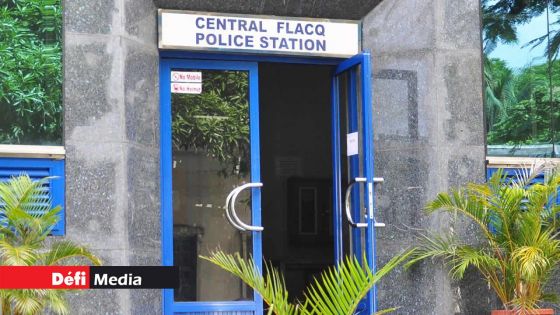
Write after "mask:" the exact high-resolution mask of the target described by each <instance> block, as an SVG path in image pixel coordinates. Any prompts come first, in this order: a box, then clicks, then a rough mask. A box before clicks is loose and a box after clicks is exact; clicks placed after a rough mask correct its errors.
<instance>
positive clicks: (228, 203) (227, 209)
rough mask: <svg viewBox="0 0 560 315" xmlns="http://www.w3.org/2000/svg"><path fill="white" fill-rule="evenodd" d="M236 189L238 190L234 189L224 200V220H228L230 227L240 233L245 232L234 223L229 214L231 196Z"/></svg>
mask: <svg viewBox="0 0 560 315" xmlns="http://www.w3.org/2000/svg"><path fill="white" fill-rule="evenodd" d="M238 189H239V187H236V188H234V189H233V190H232V191H231V192H230V193H229V195H228V196H227V198H226V206H225V209H226V218H227V219H228V221H229V223H231V225H233V227H235V228H236V229H238V230H240V231H246V229H244V228H243V227H242V226H241V225H239V224H238V223H237V222H235V220H234V219H233V218H232V217H231V214H230V213H229V209H230V201H231V197H232V196H233V194H235V192H236V191H237V190H238Z"/></svg>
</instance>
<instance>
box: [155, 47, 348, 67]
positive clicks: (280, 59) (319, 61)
mask: <svg viewBox="0 0 560 315" xmlns="http://www.w3.org/2000/svg"><path fill="white" fill-rule="evenodd" d="M159 55H160V57H161V58H164V59H167V58H171V59H178V58H185V59H199V60H204V59H206V60H219V61H224V60H228V61H251V62H277V63H298V64H308V65H333V66H334V65H338V64H339V63H340V62H341V61H343V60H344V59H341V58H318V57H308V58H306V57H290V56H264V55H238V54H221V53H211V52H188V51H167V50H160V52H159Z"/></svg>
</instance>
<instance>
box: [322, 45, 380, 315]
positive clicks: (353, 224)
mask: <svg viewBox="0 0 560 315" xmlns="http://www.w3.org/2000/svg"><path fill="white" fill-rule="evenodd" d="M371 88H372V85H371V63H370V55H369V54H368V53H362V54H359V55H356V56H354V57H352V58H349V59H347V60H345V61H343V62H342V63H341V64H339V65H338V66H337V68H336V70H335V72H334V74H333V77H332V113H333V116H332V117H333V120H332V125H333V126H332V132H333V134H332V140H333V172H334V173H333V187H334V194H333V195H334V210H335V211H333V213H334V227H335V229H334V231H335V233H334V236H335V242H334V243H335V257H336V260H337V262H339V261H341V260H342V259H344V256H346V255H354V256H356V257H357V258H358V259H359V260H362V257H365V259H366V261H367V263H368V265H369V266H371V267H372V269H373V270H375V228H376V227H381V226H383V224H382V223H378V222H376V220H375V216H374V215H375V214H374V192H373V190H374V186H375V184H376V183H378V182H381V181H382V180H381V179H379V178H374V169H373V163H374V161H373V130H372V129H373V125H372V103H371ZM375 296H376V292H375V288H374V289H373V290H371V291H370V292H369V294H368V295H367V297H366V298H365V299H364V301H363V303H361V305H360V307H359V309H358V310H359V312H358V314H368V315H369V314H373V313H375V312H376V311H377V310H376V309H377V307H376V300H375Z"/></svg>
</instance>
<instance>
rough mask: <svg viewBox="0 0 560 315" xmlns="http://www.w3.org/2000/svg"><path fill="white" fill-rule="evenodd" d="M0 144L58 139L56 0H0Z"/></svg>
mask: <svg viewBox="0 0 560 315" xmlns="http://www.w3.org/2000/svg"><path fill="white" fill-rule="evenodd" d="M0 24H1V25H2V31H1V32H0V65H2V66H1V69H0V113H2V114H1V115H0V144H25V145H45V144H46V145H61V144H62V48H61V37H62V36H61V34H62V32H61V31H62V7H61V4H60V0H6V1H2V4H0Z"/></svg>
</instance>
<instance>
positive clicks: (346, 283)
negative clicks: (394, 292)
mask: <svg viewBox="0 0 560 315" xmlns="http://www.w3.org/2000/svg"><path fill="white" fill-rule="evenodd" d="M412 253H413V252H412V251H409V252H406V253H403V254H402V255H399V256H396V257H394V258H393V259H391V260H390V261H389V262H388V263H387V264H386V265H385V266H383V267H382V268H381V269H379V270H378V271H377V272H376V273H373V272H372V271H371V269H370V268H369V267H368V266H367V264H365V263H364V264H362V263H360V261H359V260H358V259H356V258H355V257H352V258H350V257H347V258H346V260H345V261H344V262H341V263H340V265H338V266H337V267H332V268H329V269H328V270H326V271H324V272H323V273H322V274H321V276H320V277H319V278H316V279H315V281H314V282H313V283H312V284H311V285H310V286H309V287H308V289H307V291H306V292H305V300H304V301H303V302H298V303H291V302H290V301H289V299H288V292H287V291H286V286H285V283H284V279H283V277H282V276H281V275H280V273H279V272H278V271H277V270H276V269H274V268H273V267H271V266H270V265H269V264H266V263H265V275H264V276H262V275H261V273H260V270H259V269H258V268H257V267H256V264H255V262H254V261H253V260H252V259H251V260H248V261H245V260H243V259H242V258H241V256H240V255H239V254H234V255H231V254H225V253H223V252H221V251H216V252H214V253H212V254H211V255H210V256H209V257H202V259H205V260H208V261H210V262H212V263H214V264H216V265H217V266H219V267H221V268H222V269H224V270H226V271H229V272H230V273H232V274H233V275H235V276H237V277H239V278H240V279H241V280H242V281H243V282H245V283H246V284H247V285H249V286H250V287H251V288H253V289H254V290H255V291H257V292H258V293H259V294H260V295H261V296H262V297H263V300H264V301H265V302H266V304H267V305H269V307H270V308H269V310H268V314H277V315H292V314H302V315H352V314H354V312H355V310H356V308H357V306H358V303H359V302H360V301H361V300H362V299H363V298H364V297H365V296H366V294H367V292H368V291H369V290H371V288H373V286H374V285H375V284H376V283H377V282H379V280H380V279H381V278H382V277H383V276H385V275H386V274H388V273H389V272H390V271H391V270H393V269H394V268H395V267H397V266H398V265H399V264H401V263H402V262H403V261H404V260H406V259H408V258H409V256H410V255H412ZM392 310H394V309H390V310H385V311H382V312H380V313H378V314H384V313H387V312H389V311H392Z"/></svg>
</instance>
